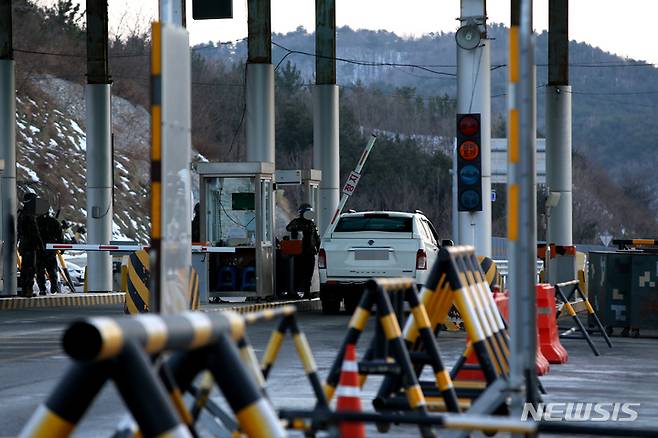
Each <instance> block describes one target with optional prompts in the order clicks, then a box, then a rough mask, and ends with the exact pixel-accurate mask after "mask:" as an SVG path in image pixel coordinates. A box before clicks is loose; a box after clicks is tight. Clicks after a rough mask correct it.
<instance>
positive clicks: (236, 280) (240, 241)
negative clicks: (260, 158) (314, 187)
mask: <svg viewBox="0 0 658 438" xmlns="http://www.w3.org/2000/svg"><path fill="white" fill-rule="evenodd" d="M197 170H198V173H199V204H200V215H201V221H200V237H201V240H202V241H204V242H208V245H209V246H210V247H229V248H234V250H235V252H232V253H208V254H206V259H205V267H204V268H203V269H200V270H199V272H200V275H201V276H202V277H203V278H202V279H200V285H202V289H205V290H202V291H201V296H202V298H207V299H208V300H209V301H219V299H220V298H222V297H247V299H248V300H254V299H255V300H258V299H266V298H269V297H272V296H273V295H274V236H273V224H274V196H273V190H274V164H273V163H267V162H240V163H199V165H198V168H197Z"/></svg>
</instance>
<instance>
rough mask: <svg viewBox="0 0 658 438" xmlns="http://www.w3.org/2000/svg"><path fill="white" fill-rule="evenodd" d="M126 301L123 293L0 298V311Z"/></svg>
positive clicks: (97, 304) (109, 303)
mask: <svg viewBox="0 0 658 438" xmlns="http://www.w3.org/2000/svg"><path fill="white" fill-rule="evenodd" d="M125 301H126V298H125V294H124V293H123V292H111V293H81V294H66V293H60V294H56V295H46V296H39V297H32V298H24V297H3V298H0V310H13V309H35V308H52V307H87V306H102V305H111V304H123V303H124V302H125Z"/></svg>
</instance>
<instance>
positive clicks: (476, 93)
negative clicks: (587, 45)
mask: <svg viewBox="0 0 658 438" xmlns="http://www.w3.org/2000/svg"><path fill="white" fill-rule="evenodd" d="M459 20H460V23H461V26H469V25H472V26H477V28H478V29H479V33H480V35H479V36H478V37H479V38H481V42H480V43H479V44H478V45H477V47H475V48H463V47H461V46H459V45H458V47H457V113H460V114H462V113H479V114H480V120H481V124H480V126H481V128H480V135H481V143H480V148H481V152H480V154H481V157H482V158H481V160H482V161H481V162H482V211H477V212H459V213H458V218H459V221H458V222H459V236H457V240H458V243H459V244H460V245H473V246H475V251H476V253H477V254H478V255H483V256H489V257H490V256H491V69H490V67H491V57H490V40H487V39H486V36H487V6H486V0H461V14H460V18H459Z"/></svg>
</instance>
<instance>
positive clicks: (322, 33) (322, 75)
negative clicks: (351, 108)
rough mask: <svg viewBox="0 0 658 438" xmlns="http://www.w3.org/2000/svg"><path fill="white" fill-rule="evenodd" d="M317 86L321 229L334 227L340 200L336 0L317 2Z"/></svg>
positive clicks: (315, 111)
mask: <svg viewBox="0 0 658 438" xmlns="http://www.w3.org/2000/svg"><path fill="white" fill-rule="evenodd" d="M315 53H316V54H317V55H318V56H317V57H316V58H315V86H314V87H313V167H314V168H316V169H320V170H321V171H322V181H321V182H320V187H319V191H320V205H319V208H318V211H319V214H318V225H319V231H320V235H322V234H324V232H325V231H326V229H327V227H328V226H329V224H330V223H331V220H332V217H333V214H334V212H335V210H336V206H337V205H338V202H339V199H340V182H339V179H340V146H339V133H338V126H339V125H338V123H339V122H338V93H339V91H338V85H336V59H335V58H336V0H316V1H315Z"/></svg>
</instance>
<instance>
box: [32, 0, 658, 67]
mask: <svg viewBox="0 0 658 438" xmlns="http://www.w3.org/2000/svg"><path fill="white" fill-rule="evenodd" d="M44 1H47V0H41V2H44ZM83 3H84V2H83ZM569 3H570V5H569V6H570V22H569V37H570V39H572V40H576V41H579V42H587V43H589V44H591V45H593V46H596V47H600V48H601V49H603V50H605V51H608V52H612V53H615V54H618V55H621V56H625V57H630V58H634V59H638V60H644V61H649V62H652V63H658V50H657V49H656V47H655V42H654V36H653V33H654V30H653V25H651V24H650V23H649V22H646V23H638V22H637V20H638V18H639V17H640V16H645V17H656V16H658V1H657V0H626V1H625V2H620V1H619V0H571V1H570V2H569ZM109 5H110V6H109V8H110V11H109V13H110V27H111V29H112V31H114V32H117V31H118V32H122V29H123V32H125V31H126V29H130V28H132V27H134V26H135V24H136V23H139V25H140V26H141V28H143V29H146V28H148V21H150V20H151V19H153V18H155V17H156V16H157V11H158V6H157V5H158V0H109ZM187 5H188V6H187V8H188V19H187V22H188V29H189V31H190V40H191V43H192V44H197V43H202V42H208V41H215V42H216V41H232V40H236V39H240V38H243V37H245V36H246V35H247V15H246V8H247V0H234V1H233V16H234V18H233V19H225V20H208V21H194V20H192V17H191V13H192V12H191V11H192V6H191V0H188V2H187ZM459 5H460V1H459V0H404V1H400V0H336V24H337V25H338V26H345V25H348V26H350V27H352V28H355V29H373V30H378V29H385V30H388V31H392V32H395V33H396V34H398V35H400V36H409V37H411V36H421V35H423V34H426V33H429V32H437V31H444V32H451V31H454V30H455V29H456V28H457V24H458V22H457V21H456V20H455V19H456V18H457V17H458V16H459ZM509 5H510V0H489V2H488V4H487V15H488V17H489V21H490V22H497V23H501V22H502V23H504V24H506V25H509V16H510V12H509ZM314 9H315V1H314V0H272V31H273V32H277V33H285V32H288V31H292V30H294V29H295V28H297V27H298V26H300V25H301V26H304V27H305V28H306V29H308V30H309V31H312V30H313V28H314V27H315V18H314V13H315V11H314ZM533 15H534V27H535V30H536V31H538V32H541V31H543V30H546V29H547V28H548V0H535V1H534V14H533Z"/></svg>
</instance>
